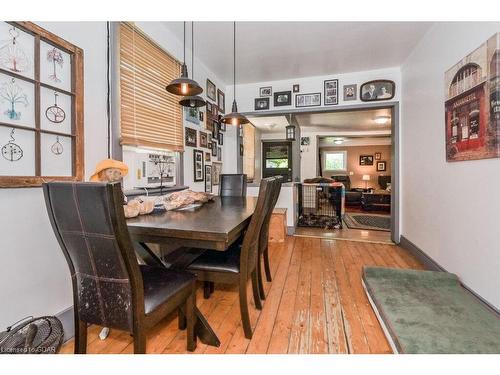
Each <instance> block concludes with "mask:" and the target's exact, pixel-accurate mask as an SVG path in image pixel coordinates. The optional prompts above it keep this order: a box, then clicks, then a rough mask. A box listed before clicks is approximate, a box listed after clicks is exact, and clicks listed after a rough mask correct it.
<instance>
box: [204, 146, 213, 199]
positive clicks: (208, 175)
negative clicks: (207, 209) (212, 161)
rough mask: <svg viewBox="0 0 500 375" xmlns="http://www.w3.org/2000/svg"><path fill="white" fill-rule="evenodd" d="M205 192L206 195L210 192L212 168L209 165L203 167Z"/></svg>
mask: <svg viewBox="0 0 500 375" xmlns="http://www.w3.org/2000/svg"><path fill="white" fill-rule="evenodd" d="M209 155H210V154H209ZM205 192H207V193H211V192H212V166H211V165H205Z"/></svg>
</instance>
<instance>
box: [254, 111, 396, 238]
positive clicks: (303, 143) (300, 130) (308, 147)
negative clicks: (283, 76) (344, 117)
mask: <svg viewBox="0 0 500 375" xmlns="http://www.w3.org/2000/svg"><path fill="white" fill-rule="evenodd" d="M377 110H384V111H385V112H386V114H387V115H388V116H389V117H390V121H389V122H388V123H386V124H385V125H384V127H385V130H386V131H385V132H382V133H381V131H380V127H378V128H374V129H372V130H373V132H372V133H371V136H381V135H383V136H386V137H388V138H389V139H390V141H389V142H387V143H388V144H387V149H386V151H385V153H383V154H382V155H383V156H382V157H383V158H386V157H387V156H389V155H390V163H388V162H387V161H388V160H387V159H386V160H383V159H380V161H385V162H386V166H385V169H386V170H385V173H375V174H374V175H373V176H372V173H368V174H370V175H371V176H370V180H369V182H365V180H363V179H362V178H363V176H362V175H361V173H359V172H356V171H354V174H357V175H358V176H353V177H352V178H353V179H354V180H355V181H354V182H353V186H352V187H354V188H363V189H366V188H369V187H371V186H370V184H374V185H375V184H377V186H373V188H374V190H381V189H380V187H381V186H380V185H379V181H378V180H379V178H378V177H379V174H386V175H387V176H390V189H389V190H387V193H388V194H386V195H388V196H389V201H390V203H387V202H389V201H387V199H388V198H387V197H382V198H380V199H381V200H382V201H381V202H378V201H377V199H378V197H375V196H373V197H372V198H369V199H368V200H369V202H367V203H368V204H371V207H369V208H370V209H372V210H371V211H369V212H368V213H372V214H375V215H376V214H379V213H380V214H382V215H385V216H388V217H389V220H390V232H382V231H375V230H374V231H370V230H364V229H351V228H347V226H344V228H343V230H340V231H339V230H332V231H329V232H328V233H327V235H325V237H327V238H339V239H342V238H343V239H359V240H367V241H370V240H373V241H374V242H384V243H399V239H400V229H399V216H400V213H399V104H398V103H397V102H393V103H369V104H368V103H363V104H359V105H350V106H338V107H336V108H335V109H331V108H325V107H321V108H314V109H308V110H297V109H292V110H288V111H286V112H282V111H267V112H266V113H262V112H257V113H256V112H253V113H246V114H245V115H247V116H249V117H253V118H254V119H258V120H259V121H260V122H262V123H264V122H265V121H264V119H263V118H265V117H272V118H273V119H275V120H276V119H277V118H279V117H280V116H283V117H284V118H291V119H292V121H293V125H295V126H296V127H297V134H298V138H297V141H298V142H295V143H296V144H298V147H297V149H295V147H296V144H294V146H293V151H292V152H293V153H294V156H296V155H295V154H298V155H299V162H298V163H296V164H299V165H300V168H299V169H300V173H299V180H300V181H301V182H302V181H303V180H304V179H306V178H310V177H318V176H319V175H321V173H320V172H319V169H320V163H322V162H323V161H320V158H319V148H320V147H319V141H318V138H319V137H328V136H345V137H348V136H349V137H353V136H356V135H360V134H359V133H358V134H357V133H356V132H354V131H353V130H352V129H351V130H349V129H348V128H345V127H344V128H342V129H334V130H335V131H326V129H325V128H321V127H320V126H321V125H325V122H324V121H322V120H321V119H320V120H318V118H317V117H316V118H315V116H313V117H312V118H313V120H314V121H311V123H310V124H304V122H303V121H302V120H303V119H301V116H303V115H306V116H307V115H318V114H325V115H326V114H328V115H336V114H347V113H356V112H360V113H362V112H370V111H372V113H373V111H377ZM371 120H375V119H374V118H373V117H372V118H371ZM378 120H379V119H377V121H378ZM372 122H373V121H372ZM275 123H278V124H279V122H277V121H275ZM277 127H278V126H275V127H274V128H273V129H272V132H273V133H276V132H277V129H276V128H277ZM324 130H325V131H324ZM358 130H359V129H358ZM363 130H369V129H363ZM264 131H265V129H264ZM280 132H282V133H283V134H284V128H283V129H282V130H280ZM264 135H267V134H265V133H264ZM268 137H269V138H271V137H270V136H268ZM272 138H273V140H276V137H274V136H273V137H272ZM305 138H309V139H307V140H305ZM365 159H366V158H365ZM368 159H369V158H368ZM295 160H296V159H294V161H295ZM378 161H379V160H376V159H375V155H373V164H372V165H373V167H374V168H376V166H377V162H378ZM359 163H360V162H359V160H358V164H359ZM362 163H366V161H363V162H362ZM368 163H370V161H369V162H368ZM260 164H262V162H261V163H260ZM380 167H381V169H382V165H381V166H380ZM379 172H382V171H379ZM344 173H346V174H347V175H349V170H348V169H347V170H344ZM308 174H309V175H308ZM333 175H334V174H332V175H331V176H333ZM331 176H330V177H331ZM359 178H361V180H359ZM297 180H298V179H297V177H296V176H295V175H294V181H297ZM356 180H357V181H356ZM386 180H387V179H386ZM386 182H387V181H386ZM365 183H366V184H367V186H366V188H365V186H364V185H365ZM382 183H384V182H383V181H382ZM385 188H386V189H387V186H385ZM366 193H368V192H366ZM370 199H371V200H370ZM384 199H385V200H386V201H384ZM379 203H380V204H382V206H380V205H379ZM387 204H389V206H390V209H389V212H388V211H386V210H387ZM383 205H386V207H383ZM365 207H367V206H365ZM381 207H383V208H382V210H380V211H381V212H379V210H378V209H373V208H381ZM362 210H363V208H362V207H359V208H358V211H359V213H364V212H363V211H362ZM347 211H356V208H354V207H352V208H349V209H348V210H347ZM306 229H307V231H308V232H311V230H309V229H308V228H306ZM304 231H305V229H300V228H296V234H300V232H304ZM349 231H352V232H351V233H350V234H351V235H352V234H353V233H356V234H357V238H344V237H346V235H347V234H348V232H349ZM354 231H356V232H354ZM304 235H305V234H304ZM307 235H311V233H308V234H307ZM315 236H316V235H315ZM347 237H352V236H347Z"/></svg>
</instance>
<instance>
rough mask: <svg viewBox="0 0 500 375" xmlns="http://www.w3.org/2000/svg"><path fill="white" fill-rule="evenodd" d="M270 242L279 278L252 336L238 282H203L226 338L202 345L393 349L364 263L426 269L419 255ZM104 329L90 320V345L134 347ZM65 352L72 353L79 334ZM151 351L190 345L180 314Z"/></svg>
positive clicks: (308, 241) (226, 349)
mask: <svg viewBox="0 0 500 375" xmlns="http://www.w3.org/2000/svg"><path fill="white" fill-rule="evenodd" d="M269 250H270V262H271V271H272V273H273V282H272V283H267V282H266V285H265V290H266V296H267V298H266V300H265V301H264V302H263V305H264V306H263V309H262V310H261V311H258V310H256V309H255V307H254V305H253V302H251V306H250V318H251V322H252V326H253V328H254V335H253V338H252V340H247V339H246V338H245V336H244V334H243V329H242V327H241V322H240V312H239V303H238V292H237V289H236V288H232V287H225V286H223V285H216V290H215V292H214V294H213V295H212V296H211V298H210V299H208V300H204V299H203V297H202V288H199V290H198V299H197V304H198V307H199V309H200V310H201V311H202V313H203V314H204V315H205V317H206V318H207V320H208V322H209V323H210V325H211V326H212V328H213V329H214V331H215V332H216V333H217V335H218V337H219V339H220V341H221V346H220V347H219V348H215V347H212V346H206V345H204V344H202V343H201V342H200V341H199V340H198V346H197V348H196V351H195V353H276V354H278V353H279V354H281V353H391V350H390V347H389V344H388V342H387V340H386V338H385V336H384V333H383V331H382V328H381V326H380V324H379V323H378V320H377V318H376V316H375V313H374V312H373V310H372V308H371V306H370V304H369V302H368V299H367V297H366V295H365V292H364V290H363V287H362V285H361V272H362V267H363V266H364V265H378V266H388V267H396V268H415V269H423V266H422V265H421V264H420V263H419V262H418V261H417V260H416V259H415V258H413V257H412V256H411V255H410V254H409V253H407V252H406V251H405V250H404V249H402V248H400V247H399V246H394V245H385V244H377V243H365V242H354V241H335V240H325V239H320V238H312V237H311V238H309V237H287V238H286V241H285V242H284V243H270V248H269ZM249 295H251V292H250V291H249ZM99 331H100V327H97V326H91V327H89V334H88V353H132V352H133V344H132V337H131V336H130V334H128V333H126V332H121V331H118V330H111V333H110V335H109V337H108V338H107V339H106V340H104V341H102V340H100V339H99V338H98V334H99ZM61 352H62V353H72V352H73V340H70V341H69V342H67V343H66V344H65V345H64V346H63V348H62V350H61ZM147 352H148V353H186V333H185V331H179V330H178V328H177V317H176V314H172V315H171V316H169V317H167V318H166V319H164V320H163V321H161V322H160V323H159V324H158V325H157V326H155V327H154V328H153V329H152V330H151V331H150V332H149V333H148V336H147Z"/></svg>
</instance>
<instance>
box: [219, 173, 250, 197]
mask: <svg viewBox="0 0 500 375" xmlns="http://www.w3.org/2000/svg"><path fill="white" fill-rule="evenodd" d="M219 195H220V196H221V197H246V195H247V175H246V174H221V175H220V187H219Z"/></svg>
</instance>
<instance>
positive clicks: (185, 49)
mask: <svg viewBox="0 0 500 375" xmlns="http://www.w3.org/2000/svg"><path fill="white" fill-rule="evenodd" d="M185 63H186V21H184V64H185Z"/></svg>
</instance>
